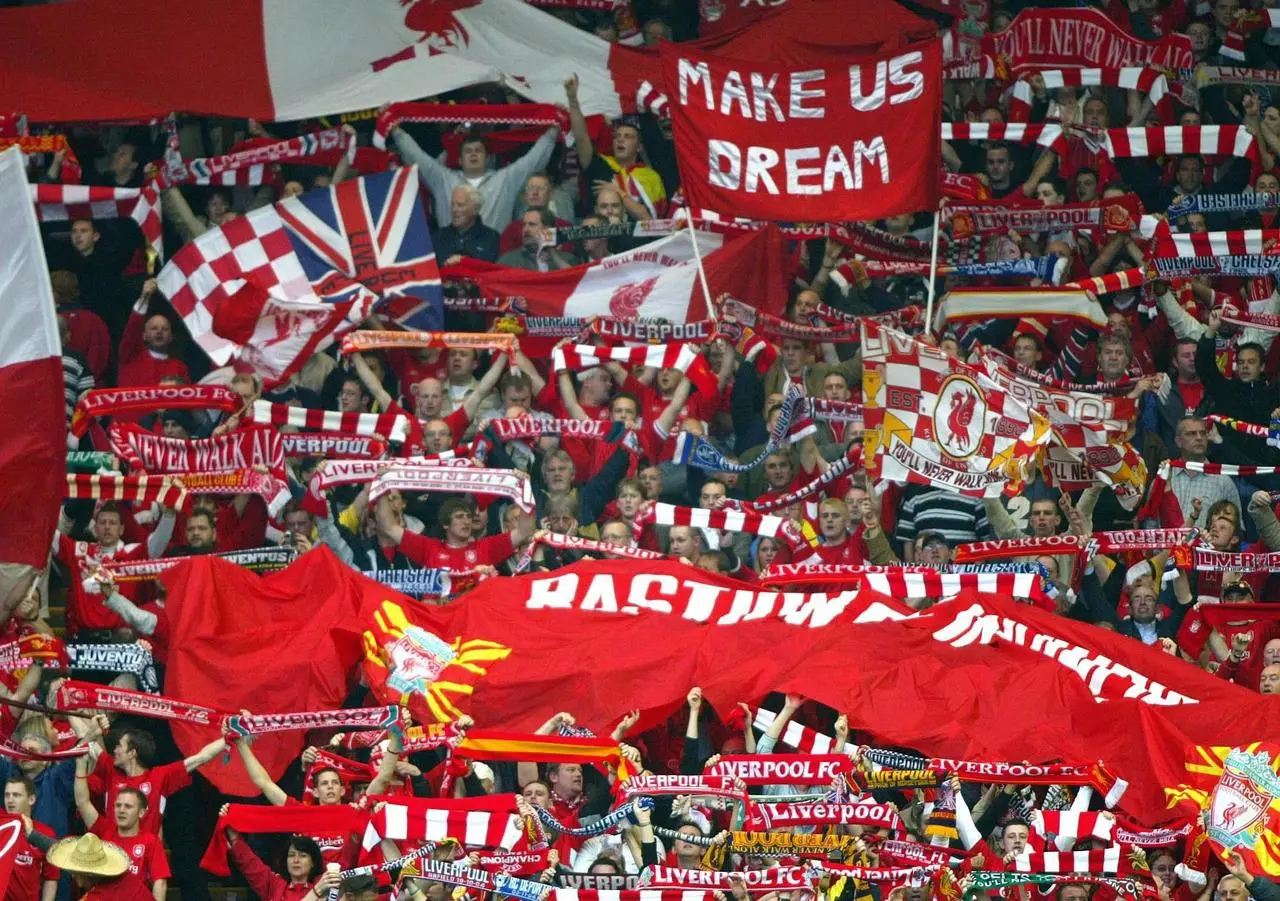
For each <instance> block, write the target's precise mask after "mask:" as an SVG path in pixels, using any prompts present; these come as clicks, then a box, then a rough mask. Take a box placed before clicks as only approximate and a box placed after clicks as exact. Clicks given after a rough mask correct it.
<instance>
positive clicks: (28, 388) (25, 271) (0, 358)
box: [0, 147, 67, 619]
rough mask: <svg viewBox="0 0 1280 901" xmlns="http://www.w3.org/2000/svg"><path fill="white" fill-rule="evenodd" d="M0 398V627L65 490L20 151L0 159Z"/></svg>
mask: <svg viewBox="0 0 1280 901" xmlns="http://www.w3.org/2000/svg"><path fill="white" fill-rule="evenodd" d="M0 210H3V211H4V214H3V215H0V254H3V256H0V395H2V396H4V397H6V398H10V399H11V401H12V407H13V412H14V413H15V414H16V413H18V412H19V410H18V408H19V407H21V425H20V426H19V424H18V423H17V422H14V423H12V425H11V427H10V428H7V429H5V430H4V433H3V437H0V486H3V490H2V491H0V517H2V518H3V521H4V522H6V523H11V524H17V523H20V524H21V527H17V526H16V525H15V526H14V527H12V528H7V529H4V530H3V533H0V619H7V618H8V617H9V615H10V614H11V613H12V612H13V610H14V608H15V607H16V606H17V605H18V603H19V602H20V601H21V600H22V598H23V597H24V596H25V595H26V593H27V589H28V588H30V586H31V583H32V582H33V581H34V580H35V578H36V575H37V574H38V572H39V571H40V570H41V569H43V568H44V566H45V563H46V561H47V560H48V557H49V540H50V537H51V536H52V535H53V532H54V528H55V527H56V526H57V519H58V506H59V504H60V502H61V500H62V495H63V489H64V488H65V486H66V481H65V478H64V472H65V470H66V452H67V443H66V442H67V439H66V436H67V414H66V408H65V406H64V399H63V391H62V346H61V344H60V342H59V340H58V323H57V319H56V318H55V316H54V309H53V290H52V288H51V287H50V285H49V268H48V265H47V264H46V262H45V258H44V246H43V245H42V244H41V241H40V226H39V225H38V224H37V222H36V212H35V207H33V206H32V204H31V189H30V186H29V185H28V184H27V176H26V172H25V166H24V161H23V158H22V151H21V150H19V149H18V148H16V147H11V148H9V149H8V150H6V151H5V152H4V153H0Z"/></svg>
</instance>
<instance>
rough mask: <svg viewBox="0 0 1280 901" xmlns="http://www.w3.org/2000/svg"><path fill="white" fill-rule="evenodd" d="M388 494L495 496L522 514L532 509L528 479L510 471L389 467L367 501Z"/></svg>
mask: <svg viewBox="0 0 1280 901" xmlns="http://www.w3.org/2000/svg"><path fill="white" fill-rule="evenodd" d="M388 491H400V492H411V491H427V492H432V493H444V494H496V495H498V496H499V497H505V498H507V499H508V500H510V501H513V502H514V503H515V505H516V506H517V507H519V508H520V509H521V510H523V511H524V512H525V513H532V512H533V509H534V502H533V488H532V487H531V486H530V484H529V480H528V479H527V478H524V477H523V474H522V473H517V472H516V471H515V470H512V469H487V468H482V467H473V468H468V469H460V468H452V467H443V466H399V465H396V466H393V467H392V468H391V469H388V470H387V471H386V472H383V473H382V474H381V475H379V476H378V477H377V478H376V479H374V481H373V484H372V485H371V486H370V487H369V500H370V501H376V500H377V499H378V498H380V497H382V495H384V494H386V493H387V492H388Z"/></svg>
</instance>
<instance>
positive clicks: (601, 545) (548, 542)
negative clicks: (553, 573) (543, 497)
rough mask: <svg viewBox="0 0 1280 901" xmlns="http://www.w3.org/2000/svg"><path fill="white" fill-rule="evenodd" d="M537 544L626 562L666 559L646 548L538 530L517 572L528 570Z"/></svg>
mask: <svg viewBox="0 0 1280 901" xmlns="http://www.w3.org/2000/svg"><path fill="white" fill-rule="evenodd" d="M539 544H541V545H544V546H546V547H553V548H557V549H559V550H563V551H585V552H590V553H595V554H604V555H606V556H610V557H625V558H626V559H628V560H665V559H667V555H666V554H663V553H661V552H659V551H651V550H648V549H647V548H642V547H632V546H630V545H617V544H609V543H608V542H606V541H597V540H596V539H594V538H583V537H581V536H579V535H561V534H560V533H559V532H550V531H547V530H545V529H540V530H538V531H537V532H534V533H533V540H532V541H530V542H529V547H528V548H526V549H525V552H524V554H522V555H521V557H520V562H519V565H518V566H517V567H516V569H517V571H518V572H524V571H525V570H526V569H528V568H529V565H530V564H531V563H532V562H533V550H534V547H535V546H537V545H539Z"/></svg>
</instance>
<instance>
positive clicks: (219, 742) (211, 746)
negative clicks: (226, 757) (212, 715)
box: [182, 738, 256, 773]
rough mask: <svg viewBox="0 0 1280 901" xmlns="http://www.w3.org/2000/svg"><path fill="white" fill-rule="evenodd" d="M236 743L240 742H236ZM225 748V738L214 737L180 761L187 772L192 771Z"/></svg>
mask: <svg viewBox="0 0 1280 901" xmlns="http://www.w3.org/2000/svg"><path fill="white" fill-rule="evenodd" d="M237 744H242V742H237ZM225 750H227V742H226V739H222V738H219V739H216V740H214V741H211V742H209V743H208V744H207V745H205V746H204V747H203V748H201V749H200V750H199V751H196V752H195V753H194V754H192V755H191V756H190V757H188V758H187V759H186V760H184V761H182V765H183V766H184V767H186V768H187V772H188V773H194V772H195V771H196V770H198V769H200V767H202V766H204V765H205V764H206V763H208V762H209V761H210V760H213V758H215V757H217V756H218V755H219V754H221V753H222V752H223V751H225ZM255 759H256V758H255Z"/></svg>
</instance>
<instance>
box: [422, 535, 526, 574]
mask: <svg viewBox="0 0 1280 901" xmlns="http://www.w3.org/2000/svg"><path fill="white" fill-rule="evenodd" d="M400 550H401V551H402V552H403V553H404V555H405V556H406V557H408V558H409V559H410V560H412V561H413V562H414V563H416V564H418V565H419V566H424V567H427V568H428V569H452V570H470V569H475V568H476V567H477V566H497V565H498V564H499V563H501V562H502V561H503V560H506V559H507V558H508V557H510V556H511V555H512V554H514V553H515V552H516V547H515V545H514V544H512V543H511V533H510V532H504V533H502V534H501V535H494V536H492V537H491V538H481V539H480V540H479V541H473V542H471V543H470V544H467V545H466V546H464V547H450V546H449V545H447V544H445V543H444V542H443V541H439V540H437V539H435V538H424V537H423V536H422V535H419V534H417V533H416V532H410V531H408V530H406V531H405V533H404V538H403V539H402V540H401V542H400Z"/></svg>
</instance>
